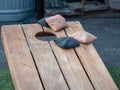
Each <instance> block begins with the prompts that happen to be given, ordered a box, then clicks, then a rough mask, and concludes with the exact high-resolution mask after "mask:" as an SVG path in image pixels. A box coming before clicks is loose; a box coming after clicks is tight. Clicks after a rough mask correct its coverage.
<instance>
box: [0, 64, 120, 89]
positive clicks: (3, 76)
mask: <svg viewBox="0 0 120 90" xmlns="http://www.w3.org/2000/svg"><path fill="white" fill-rule="evenodd" d="M107 68H108V70H109V72H110V74H111V76H112V78H113V79H114V81H115V83H116V85H117V86H118V88H119V89H120V66H119V67H107ZM0 90H14V86H13V83H12V79H11V75H10V72H9V70H0Z"/></svg>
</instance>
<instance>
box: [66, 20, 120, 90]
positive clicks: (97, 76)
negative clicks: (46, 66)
mask: <svg viewBox="0 0 120 90" xmlns="http://www.w3.org/2000/svg"><path fill="white" fill-rule="evenodd" d="M68 24H69V26H70V27H68V28H67V30H66V31H67V33H68V34H72V33H74V32H77V31H82V30H84V29H83V28H82V26H81V24H80V23H79V22H70V23H68ZM75 50H76V52H77V54H78V56H79V58H80V61H81V62H82V64H83V66H84V68H85V70H86V72H87V74H88V76H89V78H90V80H91V82H92V83H93V85H94V88H95V89H96V90H118V88H117V86H116V85H115V83H114V81H113V79H112V78H111V76H110V74H109V72H108V71H107V69H106V67H105V65H104V64H103V62H102V60H101V58H100V56H99V55H98V53H97V51H96V50H95V48H94V46H93V45H92V44H81V46H80V47H77V48H75Z"/></svg>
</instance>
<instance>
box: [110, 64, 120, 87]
mask: <svg viewBox="0 0 120 90" xmlns="http://www.w3.org/2000/svg"><path fill="white" fill-rule="evenodd" d="M108 71H109V72H110V74H111V76H112V78H113V79H114V81H115V83H116V84H117V86H118V88H119V89H120V66H119V67H115V66H114V67H113V66H111V67H108Z"/></svg>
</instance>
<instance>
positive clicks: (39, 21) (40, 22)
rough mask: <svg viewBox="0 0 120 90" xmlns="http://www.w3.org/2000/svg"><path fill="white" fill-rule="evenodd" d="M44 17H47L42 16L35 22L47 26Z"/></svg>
mask: <svg viewBox="0 0 120 90" xmlns="http://www.w3.org/2000/svg"><path fill="white" fill-rule="evenodd" d="M45 18H47V17H44V18H42V19H40V20H38V22H37V23H38V24H40V25H42V26H45V27H49V25H48V24H47V22H46V21H45Z"/></svg>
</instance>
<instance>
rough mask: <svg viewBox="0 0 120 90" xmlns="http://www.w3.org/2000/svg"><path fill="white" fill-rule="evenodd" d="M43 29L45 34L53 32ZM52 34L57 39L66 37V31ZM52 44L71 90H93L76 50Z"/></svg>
mask: <svg viewBox="0 0 120 90" xmlns="http://www.w3.org/2000/svg"><path fill="white" fill-rule="evenodd" d="M43 28H44V30H45V32H49V31H51V32H52V30H51V29H49V28H45V27H43ZM52 33H54V34H55V35H56V36H57V37H63V36H66V34H65V32H64V30H61V31H59V32H52ZM50 44H51V47H52V49H53V52H54V54H55V56H56V58H57V61H58V63H59V65H60V68H61V69H62V72H63V74H64V77H65V79H66V81H67V83H68V85H69V88H70V90H93V87H92V85H91V83H90V81H89V79H88V77H87V76H86V74H85V72H84V69H83V68H82V66H81V64H80V62H79V59H78V57H77V56H76V54H75V52H74V50H73V49H62V48H60V47H58V46H57V45H56V44H55V43H54V42H53V41H51V42H50Z"/></svg>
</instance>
